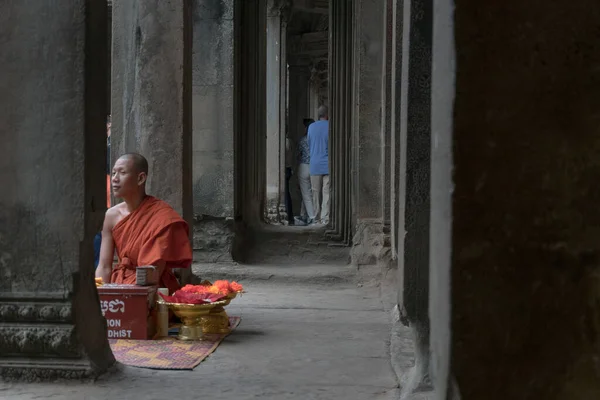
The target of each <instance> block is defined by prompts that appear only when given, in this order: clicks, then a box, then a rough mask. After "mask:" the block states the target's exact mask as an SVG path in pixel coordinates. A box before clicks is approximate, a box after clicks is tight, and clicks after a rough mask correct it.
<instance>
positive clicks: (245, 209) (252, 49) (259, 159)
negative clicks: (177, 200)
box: [234, 0, 267, 259]
mask: <svg viewBox="0 0 600 400" xmlns="http://www.w3.org/2000/svg"><path fill="white" fill-rule="evenodd" d="M234 15H235V16H236V17H235V18H236V19H235V29H236V35H235V37H236V53H235V79H236V81H235V82H236V86H238V87H239V90H236V98H235V113H234V115H235V138H236V140H235V142H236V147H235V151H236V156H235V163H236V165H235V171H236V174H235V182H236V183H235V192H236V196H235V213H236V220H237V221H238V224H237V228H238V233H240V235H237V237H236V245H235V251H236V254H237V255H238V256H237V257H236V259H243V257H244V254H245V251H246V248H247V247H248V246H249V245H251V242H252V236H251V233H250V234H248V235H246V234H245V233H246V232H245V231H244V229H245V228H246V227H250V228H252V227H254V226H257V225H259V224H261V223H262V221H263V213H264V206H265V192H266V190H265V188H266V180H265V177H266V168H265V165H266V142H265V132H266V115H267V113H266V83H265V79H266V16H267V12H266V1H265V0H235V12H234Z"/></svg>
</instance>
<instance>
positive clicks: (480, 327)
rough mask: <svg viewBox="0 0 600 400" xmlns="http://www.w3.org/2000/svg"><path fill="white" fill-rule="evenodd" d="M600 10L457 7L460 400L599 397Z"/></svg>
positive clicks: (533, 5)
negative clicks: (599, 68) (599, 121)
mask: <svg viewBox="0 0 600 400" xmlns="http://www.w3.org/2000/svg"><path fill="white" fill-rule="evenodd" d="M598 21H600V3H598V2H597V1H591V0H589V1H575V2H573V1H556V2H545V1H527V2H474V1H469V0H458V1H457V2H456V18H455V27H456V28H455V33H456V48H457V76H456V102H455V121H454V160H455V170H454V181H455V187H456V189H455V192H454V204H453V210H452V213H453V219H454V222H453V231H452V233H453V239H452V242H453V243H452V246H453V251H452V263H453V266H452V300H451V304H452V344H453V347H452V366H453V372H454V374H455V375H456V379H457V382H458V386H459V388H460V392H461V396H462V398H463V399H465V400H469V399H486V400H496V399H498V400H500V399H502V400H505V399H511V400H520V399H523V400H524V399H544V400H554V399H561V400H562V399H564V400H567V399H568V400H584V399H585V400H587V399H597V398H600V372H599V369H598V357H599V356H600V341H599V340H598V338H599V337H600V291H599V290H598V287H599V284H600V280H599V277H600V275H599V274H598V265H599V263H600V241H599V240H598V237H600V208H599V207H598V204H599V203H600V189H599V188H600V186H599V185H598V176H599V175H600V158H599V157H598V155H599V154H600V132H599V129H600V128H599V124H598V120H599V117H600V111H599V110H600V81H599V80H598V65H599V64H600V41H599V40H598V38H599V36H600V30H599V25H598Z"/></svg>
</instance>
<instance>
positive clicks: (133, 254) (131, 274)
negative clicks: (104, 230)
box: [110, 196, 192, 294]
mask: <svg viewBox="0 0 600 400" xmlns="http://www.w3.org/2000/svg"><path fill="white" fill-rule="evenodd" d="M112 234H113V240H114V242H115V248H116V250H117V256H118V257H119V263H118V265H117V266H116V267H115V268H114V269H113V271H112V275H111V277H110V281H111V283H127V284H134V283H135V269H136V267H141V266H145V265H157V264H158V263H159V262H164V263H165V264H166V268H165V270H164V272H163V274H162V276H161V277H160V287H165V288H169V293H171V294H172V293H173V292H174V291H175V290H177V289H179V288H180V285H179V283H178V282H177V278H176V277H175V275H174V274H173V271H172V270H171V269H172V268H188V267H189V266H190V265H191V264H192V247H191V245H190V239H189V228H188V224H187V222H185V221H184V220H183V219H182V218H181V217H180V216H179V214H177V212H175V210H173V208H171V206H169V205H168V204H167V203H165V202H164V201H162V200H159V199H157V198H155V197H152V196H147V197H146V198H145V199H144V200H143V201H142V203H141V204H140V206H139V207H138V208H137V209H136V210H135V211H133V212H132V213H131V214H129V215H128V216H126V217H125V218H123V219H122V220H121V221H119V223H117V225H115V227H114V228H113V231H112Z"/></svg>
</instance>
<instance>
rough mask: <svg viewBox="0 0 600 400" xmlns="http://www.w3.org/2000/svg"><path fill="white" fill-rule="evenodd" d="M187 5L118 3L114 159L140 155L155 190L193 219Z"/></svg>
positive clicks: (143, 0) (153, 0)
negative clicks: (124, 155)
mask: <svg viewBox="0 0 600 400" xmlns="http://www.w3.org/2000/svg"><path fill="white" fill-rule="evenodd" d="M190 4H191V3H190V2H187V1H185V0H170V1H162V0H131V1H116V2H115V3H114V5H113V68H112V118H113V124H112V139H111V152H112V155H113V159H116V158H117V157H118V155H119V154H122V153H124V152H129V151H137V152H139V153H141V154H142V155H144V156H145V157H146V158H147V159H148V162H149V164H150V173H149V176H148V192H149V193H150V194H152V195H154V196H157V197H159V198H161V199H162V200H164V201H166V202H168V203H169V204H171V205H172V206H173V207H174V208H175V210H177V211H178V212H179V213H180V214H182V215H183V217H184V219H185V220H186V221H188V222H190V226H191V221H192V217H193V214H192V174H191V172H192V168H191V167H192V164H191V156H192V146H191V144H192V134H191V128H192V126H191V90H190V89H191V54H192V51H191V49H192V47H191V36H190V34H191V29H190V28H191V26H190V22H191V21H190V15H191V14H190V11H191V10H190Z"/></svg>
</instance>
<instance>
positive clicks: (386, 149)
mask: <svg viewBox="0 0 600 400" xmlns="http://www.w3.org/2000/svg"><path fill="white" fill-rule="evenodd" d="M383 7H384V18H383V42H384V49H383V62H382V65H381V71H382V72H381V87H382V90H381V103H382V107H381V144H382V149H381V150H382V151H381V163H382V168H381V170H382V178H381V181H382V182H384V184H383V185H381V197H382V212H383V221H382V222H383V234H384V246H385V248H386V249H387V250H388V251H389V253H388V254H387V257H389V258H392V259H396V254H394V252H393V250H392V241H391V236H392V231H391V227H392V207H393V203H394V199H393V196H392V187H393V185H392V182H393V179H394V174H393V173H392V171H393V169H394V159H393V158H392V136H393V131H392V119H393V115H394V109H393V104H394V103H393V97H392V87H393V85H394V80H393V79H394V77H393V73H394V68H393V61H394V59H393V54H394V0H385V2H384V5H383ZM394 247H395V246H394ZM382 256H383V254H382Z"/></svg>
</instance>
